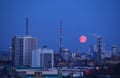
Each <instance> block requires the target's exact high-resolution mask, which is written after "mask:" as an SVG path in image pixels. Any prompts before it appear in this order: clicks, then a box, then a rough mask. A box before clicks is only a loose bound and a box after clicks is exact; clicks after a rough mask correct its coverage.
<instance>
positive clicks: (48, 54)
mask: <svg viewBox="0 0 120 78" xmlns="http://www.w3.org/2000/svg"><path fill="white" fill-rule="evenodd" d="M53 66H54V51H53V50H52V49H47V48H42V49H41V48H40V49H36V50H33V51H32V67H44V68H50V67H53Z"/></svg>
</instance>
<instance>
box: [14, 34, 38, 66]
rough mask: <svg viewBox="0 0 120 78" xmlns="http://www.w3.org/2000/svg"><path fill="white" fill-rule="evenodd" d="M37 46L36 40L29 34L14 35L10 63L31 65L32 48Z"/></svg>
mask: <svg viewBox="0 0 120 78" xmlns="http://www.w3.org/2000/svg"><path fill="white" fill-rule="evenodd" d="M37 47H38V41H37V39H36V38H32V37H31V36H14V37H13V38H12V64H13V65H14V66H26V65H27V66H31V64H32V50H33V49H36V48H37Z"/></svg>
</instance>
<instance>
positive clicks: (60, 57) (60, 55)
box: [60, 20, 62, 59]
mask: <svg viewBox="0 0 120 78" xmlns="http://www.w3.org/2000/svg"><path fill="white" fill-rule="evenodd" d="M61 58H62V20H60V59H61Z"/></svg>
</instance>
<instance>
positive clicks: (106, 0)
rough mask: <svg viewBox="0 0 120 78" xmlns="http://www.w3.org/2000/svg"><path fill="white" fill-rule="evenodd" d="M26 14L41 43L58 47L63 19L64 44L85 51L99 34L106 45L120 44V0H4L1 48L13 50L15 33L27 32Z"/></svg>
mask: <svg viewBox="0 0 120 78" xmlns="http://www.w3.org/2000/svg"><path fill="white" fill-rule="evenodd" d="M26 16H28V18H29V34H30V35H31V36H32V37H36V38H38V40H39V47H43V45H46V46H47V47H49V48H52V49H53V50H56V51H58V49H59V28H60V20H62V27H63V47H64V48H69V49H70V50H72V51H75V50H76V49H77V48H79V49H80V50H81V51H82V52H85V51H87V49H88V48H89V47H90V45H94V44H97V37H98V36H101V37H102V43H103V45H106V43H107V45H108V46H111V45H116V46H118V47H120V0H0V51H8V50H9V47H10V46H11V39H12V37H13V36H15V35H25V30H26V29H25V26H26V25H25V24H26ZM81 35H86V37H87V42H86V43H80V42H79V37H80V36H81Z"/></svg>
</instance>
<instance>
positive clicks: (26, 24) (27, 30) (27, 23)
mask: <svg viewBox="0 0 120 78" xmlns="http://www.w3.org/2000/svg"><path fill="white" fill-rule="evenodd" d="M26 35H28V17H26Z"/></svg>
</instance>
